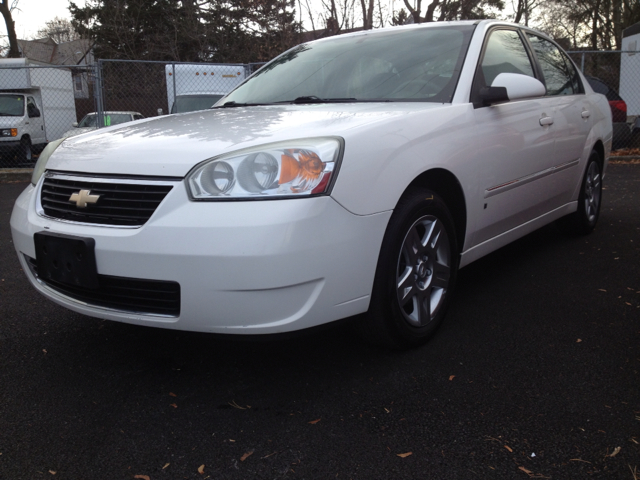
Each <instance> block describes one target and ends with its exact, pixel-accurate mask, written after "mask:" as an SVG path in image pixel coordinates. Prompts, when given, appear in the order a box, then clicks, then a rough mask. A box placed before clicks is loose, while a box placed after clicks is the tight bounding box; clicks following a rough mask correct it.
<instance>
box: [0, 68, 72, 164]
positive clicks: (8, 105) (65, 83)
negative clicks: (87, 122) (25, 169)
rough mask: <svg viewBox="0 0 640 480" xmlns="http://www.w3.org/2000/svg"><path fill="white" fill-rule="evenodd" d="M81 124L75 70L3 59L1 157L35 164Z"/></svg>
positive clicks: (0, 89)
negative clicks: (49, 146) (51, 144)
mask: <svg viewBox="0 0 640 480" xmlns="http://www.w3.org/2000/svg"><path fill="white" fill-rule="evenodd" d="M76 121H77V118H76V104H75V98H74V94H73V81H72V75H71V70H69V69H67V68H52V67H47V66H46V64H41V63H38V62H33V61H30V60H29V59H26V58H12V59H0V154H2V156H3V157H4V158H5V159H7V158H8V159H13V158H15V157H16V155H17V157H18V160H19V161H22V162H31V161H32V154H33V152H34V151H35V152H38V151H41V150H42V149H43V148H44V147H45V146H46V144H47V143H48V142H50V141H52V140H56V139H58V138H61V137H62V135H63V133H64V132H66V131H67V130H69V129H70V128H71V127H72V124H73V123H74V122H76Z"/></svg>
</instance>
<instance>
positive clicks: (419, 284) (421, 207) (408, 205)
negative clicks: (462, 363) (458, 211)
mask: <svg viewBox="0 0 640 480" xmlns="http://www.w3.org/2000/svg"><path fill="white" fill-rule="evenodd" d="M458 262H459V254H458V244H457V239H456V232H455V228H454V223H453V219H452V217H451V214H450V213H449V210H448V209H447V207H446V205H445V203H444V202H443V200H442V199H441V198H440V197H439V196H438V195H437V194H435V193H434V192H432V191H430V190H427V189H423V188H411V189H409V190H408V191H407V192H406V193H405V194H404V195H403V197H402V198H401V199H400V201H399V202H398V205H397V207H396V209H395V210H394V213H393V215H392V216H391V219H390V220H389V225H388V226H387V231H386V233H385V236H384V239H383V242H382V248H381V251H380V256H379V259H378V266H377V269H376V276H375V279H374V285H373V291H372V296H371V303H370V306H369V311H368V312H367V313H366V315H364V316H363V318H362V319H361V320H360V324H359V330H360V333H361V335H362V336H363V337H364V338H365V339H366V340H367V341H368V342H369V343H373V344H377V345H385V346H391V347H394V348H408V347H414V346H418V345H421V344H423V343H425V342H426V341H427V340H428V339H429V337H431V335H433V333H434V332H435V331H436V329H437V328H438V326H439V325H440V323H442V320H443V319H444V316H445V314H446V311H447V308H448V306H449V304H450V302H451V297H452V295H453V290H454V286H455V281H456V277H457V270H458Z"/></svg>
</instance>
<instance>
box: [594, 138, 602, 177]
mask: <svg viewBox="0 0 640 480" xmlns="http://www.w3.org/2000/svg"><path fill="white" fill-rule="evenodd" d="M592 150H595V151H596V152H597V153H598V156H599V157H600V161H599V162H598V163H599V164H600V171H604V152H605V150H604V144H603V143H602V140H597V141H596V143H595V144H594V145H593V148H592Z"/></svg>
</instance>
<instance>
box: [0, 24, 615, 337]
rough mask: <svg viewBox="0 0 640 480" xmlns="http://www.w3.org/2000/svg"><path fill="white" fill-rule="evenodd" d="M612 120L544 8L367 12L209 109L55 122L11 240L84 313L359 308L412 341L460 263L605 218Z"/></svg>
mask: <svg viewBox="0 0 640 480" xmlns="http://www.w3.org/2000/svg"><path fill="white" fill-rule="evenodd" d="M611 140H612V128H611V110H610V108H609V105H608V103H607V99H606V98H605V97H604V96H603V95H600V94H598V93H595V92H594V91H593V89H592V88H591V87H590V85H589V84H588V83H587V81H586V80H585V78H584V77H583V76H582V74H581V73H580V72H579V70H578V69H577V68H576V67H575V65H574V64H573V63H572V61H571V60H570V59H569V57H568V56H567V55H566V54H565V53H564V52H563V51H562V49H561V48H560V47H559V46H558V45H557V44H556V43H554V42H553V41H552V40H551V39H549V38H548V37H546V36H545V35H543V34H541V33H539V32H537V31H535V30H531V29H529V28H526V27H521V26H519V25H514V24H510V23H505V22H499V21H493V20H482V21H463V22H435V23H425V24H416V25H410V26H402V27H392V28H386V29H379V30H366V31H362V32H357V33H351V34H345V35H339V36H335V37H329V38H325V39H321V40H317V41H313V42H309V43H305V44H303V45H299V46H297V47H294V48H292V49H290V50H288V51H287V52H285V53H283V54H282V55H280V56H278V57H277V58H275V59H274V60H273V61H271V62H270V63H269V64H267V65H266V66H265V67H263V68H262V69H261V70H259V71H258V72H256V73H255V74H254V75H252V76H251V77H249V78H248V79H247V80H246V81H245V82H244V83H243V84H242V85H240V86H239V87H237V88H236V89H235V90H233V91H232V92H231V93H230V94H228V95H227V96H226V97H224V98H222V99H221V100H220V101H219V102H218V103H217V104H216V106H214V108H212V109H209V110H203V111H199V112H194V113H186V114H181V115H166V116H160V117H154V118H149V119H146V120H142V121H139V122H133V123H130V124H124V125H117V126H111V127H107V128H104V129H101V130H100V131H99V132H92V133H88V134H86V135H82V136H80V137H75V138H67V139H64V140H60V141H59V142H56V144H50V145H49V146H48V147H47V149H46V150H45V151H44V152H43V154H42V155H41V157H40V159H39V160H38V164H37V165H36V168H35V169H34V174H33V177H32V183H31V184H30V185H29V186H28V187H27V188H26V189H25V191H24V192H23V193H22V194H21V195H20V197H19V198H18V199H17V200H16V203H15V207H14V209H13V214H12V217H11V231H12V235H13V244H14V247H15V249H16V252H17V254H18V257H19V259H20V263H21V266H22V269H23V271H24V272H25V274H26V275H27V277H28V279H29V281H30V282H31V284H32V285H33V286H34V287H35V288H36V289H37V290H38V291H39V292H40V293H42V294H43V295H44V296H46V297H47V298H49V299H51V300H52V301H54V302H56V303H58V304H60V305H63V306H65V307H67V308H69V309H71V310H75V311H77V312H80V313H83V314H86V315H91V316H95V317H99V318H105V319H110V320H116V321H121V322H127V323H134V324H140V325H148V326H156V327H160V328H171V329H180V330H191V331H199V332H215V333H226V334H244V335H254V334H273V333H282V332H290V331H295V330H300V329H305V328H309V327H314V326H318V325H321V324H325V323H328V322H332V321H334V320H338V319H341V318H345V317H350V316H356V315H357V316H356V317H355V318H354V319H353V321H354V322H355V323H356V325H357V328H358V330H359V331H360V332H361V333H362V335H363V336H365V337H366V338H367V339H369V340H370V341H372V342H375V343H385V344H388V345H393V346H396V347H410V346H415V345H419V344H421V343H424V342H425V341H426V340H427V338H428V337H429V336H430V335H431V334H432V333H433V332H434V331H435V330H436V328H437V327H438V325H439V324H440V323H441V322H442V320H443V318H444V316H445V314H446V311H447V308H448V307H449V305H450V304H451V301H452V299H453V293H454V290H455V285H456V276H457V271H458V269H459V268H460V267H464V266H465V265H468V264H470V263H471V262H473V261H475V260H476V259H478V258H480V257H483V256H484V255H487V254H488V253H490V252H492V251H494V250H496V249H498V248H500V247H502V246H504V245H506V244H508V243H509V242H512V241H514V240H516V239H517V238H520V237H522V236H524V235H526V234H528V233H529V232H532V231H533V230H535V229H537V228H539V227H541V226H543V225H545V224H548V223H550V222H553V221H556V220H558V221H559V222H560V225H562V227H563V228H564V229H566V230H569V231H571V232H574V233H577V234H587V233H590V232H591V231H592V230H593V229H594V228H595V226H596V224H597V222H598V217H599V213H600V204H601V198H602V197H601V194H602V180H603V177H604V174H605V172H606V168H607V163H608V158H609V153H610V150H611ZM56 147H57V148H56ZM550 274H553V273H552V272H550ZM525 281H526V280H525ZM458 300H459V301H464V298H458ZM512 301H515V300H512ZM358 314H363V315H358Z"/></svg>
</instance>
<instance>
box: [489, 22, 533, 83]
mask: <svg viewBox="0 0 640 480" xmlns="http://www.w3.org/2000/svg"><path fill="white" fill-rule="evenodd" d="M481 71H482V74H483V76H484V81H485V86H491V84H492V83H493V81H494V80H495V78H496V77H497V76H498V75H499V74H501V73H519V74H521V75H528V76H530V77H535V75H534V73H533V67H532V65H531V60H530V59H529V55H528V54H527V51H526V49H525V47H524V44H523V43H522V39H521V38H520V35H518V32H516V31H514V30H494V31H493V32H491V34H490V37H489V40H488V42H487V46H486V49H485V52H484V57H483V59H482V64H481Z"/></svg>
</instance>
